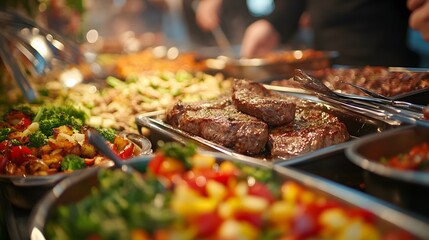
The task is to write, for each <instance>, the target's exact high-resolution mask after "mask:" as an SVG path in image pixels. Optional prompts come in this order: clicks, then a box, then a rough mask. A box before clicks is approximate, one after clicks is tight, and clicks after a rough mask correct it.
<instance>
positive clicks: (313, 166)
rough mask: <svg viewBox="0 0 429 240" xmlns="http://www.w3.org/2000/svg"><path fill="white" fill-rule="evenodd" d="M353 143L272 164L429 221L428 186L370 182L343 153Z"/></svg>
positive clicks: (364, 173) (375, 180)
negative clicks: (334, 184) (333, 183)
mask: <svg viewBox="0 0 429 240" xmlns="http://www.w3.org/2000/svg"><path fill="white" fill-rule="evenodd" d="M401 129H409V127H408V126H407V127H404V128H398V129H394V130H393V131H401ZM386 133H387V132H386ZM359 141H361V139H360V140H359ZM353 144H355V142H349V143H345V144H342V145H341V146H338V147H337V148H335V149H333V148H332V149H325V150H324V151H319V152H318V153H317V154H315V153H310V154H308V155H305V156H300V157H297V158H295V159H293V160H290V161H276V162H274V164H275V165H276V166H279V167H284V168H290V169H295V170H300V171H303V172H306V173H308V174H311V175H313V176H318V177H320V178H322V179H324V180H328V181H331V182H335V183H338V184H340V185H342V186H344V187H346V188H350V189H354V190H356V191H358V192H361V193H362V194H364V195H368V196H371V197H375V198H378V199H380V200H382V201H386V202H389V204H392V205H395V206H396V207H398V208H401V209H405V210H406V211H410V212H413V213H414V214H417V215H419V216H420V217H421V218H423V219H426V221H429V212H428V211H427V207H426V205H427V201H420V199H421V198H422V195H424V194H425V192H427V191H428V190H429V187H427V188H426V190H425V189H424V188H423V189H422V188H420V190H423V191H422V192H421V193H418V192H415V188H414V187H413V186H410V185H406V186H405V188H404V184H403V183H398V182H395V181H393V180H391V181H388V182H386V180H380V179H378V178H375V176H374V177H372V178H370V180H371V181H368V179H369V178H368V177H369V175H368V172H367V171H366V170H365V169H363V168H361V167H359V166H358V165H356V164H354V163H353V162H352V161H350V160H349V158H348V157H347V155H346V150H347V149H348V148H350V147H351V145H353ZM413 193H414V194H413ZM426 195H427V194H426ZM425 209H426V211H425ZM428 236H429V235H428Z"/></svg>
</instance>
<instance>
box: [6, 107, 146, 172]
mask: <svg viewBox="0 0 429 240" xmlns="http://www.w3.org/2000/svg"><path fill="white" fill-rule="evenodd" d="M86 120H87V115H86V114H85V112H84V111H82V110H79V109H77V108H74V107H73V106H61V107H53V106H47V105H46V106H43V107H38V108H36V109H34V108H31V107H30V106H29V105H17V106H12V107H11V108H10V109H9V110H8V111H7V112H6V113H5V114H4V115H3V116H2V119H1V122H0V173H1V174H6V175H19V176H30V175H49V174H54V173H58V172H70V171H74V170H78V169H83V168H85V167H87V166H93V165H100V164H103V163H106V162H107V161H110V160H108V159H107V158H105V157H104V156H102V155H101V154H100V153H98V151H97V150H96V149H95V147H94V146H92V145H91V144H89V143H88V140H87V131H88V130H89V128H90V127H89V126H88V125H85V123H86ZM98 130H99V132H100V133H101V134H102V135H103V136H104V137H105V139H107V140H108V142H109V144H110V146H111V147H112V149H113V150H114V151H115V152H116V153H117V154H118V155H119V156H120V157H121V158H123V159H128V158H130V157H132V156H133V155H134V154H136V153H137V150H138V149H137V148H135V144H134V143H132V142H131V141H128V140H127V139H125V138H124V137H122V136H120V135H118V134H116V131H115V130H114V129H111V128H98ZM134 148H135V149H134Z"/></svg>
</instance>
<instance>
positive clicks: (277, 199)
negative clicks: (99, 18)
mask: <svg viewBox="0 0 429 240" xmlns="http://www.w3.org/2000/svg"><path fill="white" fill-rule="evenodd" d="M169 49H172V48H166V47H162V46H161V47H155V48H149V49H145V50H143V51H141V52H138V53H133V54H127V55H125V54H118V55H112V54H105V55H103V54H101V55H100V56H98V59H97V61H95V62H94V63H92V65H91V66H88V65H87V64H82V65H70V66H67V68H65V69H62V70H61V71H56V72H52V73H50V74H46V75H43V76H41V77H40V76H39V77H37V78H31V79H32V84H33V87H34V89H36V90H37V93H38V99H37V101H32V102H28V100H27V99H25V96H24V95H23V94H22V92H21V90H20V89H19V87H18V86H16V85H13V84H7V85H6V84H3V85H2V86H3V88H5V89H4V93H5V94H3V98H4V99H2V104H1V111H2V122H1V124H0V134H1V136H0V138H1V142H0V153H1V164H0V170H1V174H0V184H1V185H2V198H1V200H2V211H3V216H4V221H5V225H6V229H7V231H8V234H9V237H10V238H11V239H28V238H30V239H45V238H46V239H108V238H114V239H334V238H338V239H429V207H428V204H427V201H428V199H429V191H428V189H429V174H428V171H429V145H428V144H429V134H428V131H429V128H428V127H429V121H428V120H427V119H428V118H429V109H428V108H427V104H428V103H429V98H428V94H427V91H428V86H429V71H428V70H427V69H406V68H393V67H392V68H388V67H372V66H366V67H361V68H353V67H350V68H345V67H342V68H336V67H334V66H332V65H331V60H332V58H333V57H335V54H334V53H332V52H322V51H315V50H311V49H308V50H282V51H278V52H275V53H272V54H271V55H268V56H266V57H265V58H261V59H240V60H237V59H228V58H226V57H224V56H220V57H216V58H209V57H204V56H201V55H200V54H198V53H194V52H177V54H176V55H175V56H174V57H166V56H167V55H166V53H167V50H169ZM94 66H96V67H97V68H96V69H98V70H99V69H102V73H103V74H102V76H103V77H100V75H97V76H98V77H94V71H95V70H94ZM4 72H6V71H4ZM98 73H99V72H98ZM76 75H77V76H79V81H76V79H75V76H76ZM8 77H9V76H7V75H5V76H4V79H7V78H8ZM9 81H10V80H9ZM70 82H73V84H70ZM9 83H10V82H9ZM362 88H363V90H362ZM368 93H369V94H371V95H368ZM94 131H95V133H97V134H100V136H101V137H102V138H101V139H102V140H100V139H98V140H97V141H98V142H97V141H96V143H97V144H93V143H94V140H93V139H92V137H91V136H92V135H91V134H95V133H94ZM101 143H102V144H101ZM100 146H107V147H108V148H107V150H108V151H107V152H110V153H106V149H105V148H103V147H100ZM111 151H113V154H114V155H113V156H114V157H118V158H119V159H120V163H122V164H118V163H116V164H115V162H114V161H112V157H109V154H112V152H111ZM110 156H112V155H110Z"/></svg>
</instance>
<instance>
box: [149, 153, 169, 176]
mask: <svg viewBox="0 0 429 240" xmlns="http://www.w3.org/2000/svg"><path fill="white" fill-rule="evenodd" d="M164 158H165V156H164V154H162V153H157V154H155V156H154V157H153V158H152V159H151V160H150V161H149V163H148V166H147V167H148V169H149V170H150V171H151V172H152V173H153V174H155V175H157V174H158V173H159V168H160V167H161V163H162V162H163V161H164Z"/></svg>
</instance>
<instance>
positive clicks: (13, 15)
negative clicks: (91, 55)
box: [0, 11, 83, 102]
mask: <svg viewBox="0 0 429 240" xmlns="http://www.w3.org/2000/svg"><path fill="white" fill-rule="evenodd" d="M0 23H1V25H2V27H3V30H2V31H0V57H1V59H2V60H3V62H4V65H5V66H6V68H7V70H8V71H9V72H10V73H11V75H12V77H13V78H14V79H15V81H16V82H17V83H18V86H19V87H20V89H21V91H22V93H23V95H24V97H25V98H26V99H27V100H28V101H29V102H33V101H34V100H36V98H37V92H36V91H35V90H34V88H33V86H32V85H31V82H30V79H29V77H30V76H29V75H28V74H26V73H24V72H26V70H33V71H30V72H31V73H34V74H36V75H43V74H45V73H46V72H48V71H50V70H52V68H53V66H54V65H56V64H58V63H61V62H62V63H66V64H70V63H73V64H76V63H79V62H80V61H81V60H82V59H83V58H82V56H81V53H80V50H79V47H78V46H77V45H76V44H74V43H73V42H71V41H68V40H67V39H66V38H65V37H63V36H61V35H60V34H59V33H56V32H53V31H50V30H47V29H45V28H43V27H42V26H40V25H39V24H37V23H36V22H35V21H34V20H33V19H31V18H29V17H26V16H24V15H22V14H20V13H17V12H9V11H0ZM15 49H17V50H19V52H21V53H22V54H23V55H24V56H25V57H26V58H27V59H28V60H29V61H30V63H31V64H30V65H31V69H29V68H27V67H28V66H26V64H25V63H23V62H21V61H20V60H18V59H19V58H18V59H16V58H14V57H13V56H12V54H13V53H14V52H15V51H14V50H15ZM24 68H26V69H24Z"/></svg>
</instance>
